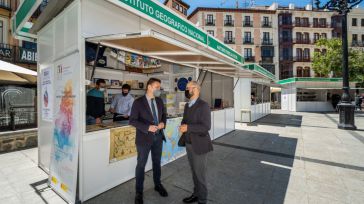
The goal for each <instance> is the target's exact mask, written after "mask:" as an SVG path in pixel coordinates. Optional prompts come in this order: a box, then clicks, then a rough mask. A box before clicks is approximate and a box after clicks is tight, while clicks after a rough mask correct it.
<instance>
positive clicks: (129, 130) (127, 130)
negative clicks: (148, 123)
mask: <svg viewBox="0 0 364 204" xmlns="http://www.w3.org/2000/svg"><path fill="white" fill-rule="evenodd" d="M135 136H136V130H135V128H134V127H132V126H126V127H120V128H113V129H111V130H110V163H112V162H116V161H120V160H123V159H126V158H130V157H133V156H135V155H137V151H136V146H135Z"/></svg>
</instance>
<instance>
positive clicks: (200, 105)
mask: <svg viewBox="0 0 364 204" xmlns="http://www.w3.org/2000/svg"><path fill="white" fill-rule="evenodd" d="M200 91H201V87H200V85H199V84H198V83H197V82H196V81H191V82H189V83H188V84H187V88H186V91H185V96H186V98H188V99H189V102H188V103H187V104H186V105H185V109H184V113H183V119H182V123H181V126H180V132H181V133H182V134H183V137H184V138H185V139H184V140H185V146H186V151H187V158H188V161H189V164H190V167H191V171H192V179H193V183H194V189H193V193H192V195H191V196H190V197H187V198H185V199H183V202H184V203H194V202H198V203H199V204H205V203H207V181H206V171H207V156H208V153H209V152H211V151H213V147H212V142H211V138H210V135H209V130H210V129H211V110H210V106H209V104H208V103H206V102H205V101H203V100H201V99H200Z"/></svg>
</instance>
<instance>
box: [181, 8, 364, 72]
mask: <svg viewBox="0 0 364 204" xmlns="http://www.w3.org/2000/svg"><path fill="white" fill-rule="evenodd" d="M188 19H189V20H190V21H192V22H193V23H195V24H196V25H198V26H199V27H201V28H202V29H204V30H205V31H206V32H207V33H209V34H210V35H213V36H215V37H217V38H218V39H220V40H221V41H223V42H225V44H227V45H229V46H230V47H232V48H233V49H235V50H236V51H237V52H239V53H241V54H242V55H243V56H244V57H245V61H246V62H247V63H249V62H251V63H258V64H260V65H261V66H263V67H264V68H266V69H267V70H268V71H270V72H272V73H274V74H275V75H276V77H277V78H278V79H286V78H292V77H328V76H320V75H318V74H316V73H315V72H314V70H313V68H312V60H313V56H314V53H315V52H326V50H325V49H320V48H319V47H317V46H316V45H315V43H316V42H317V40H319V39H321V38H326V39H331V38H340V37H341V18H340V16H339V15H338V14H337V13H335V12H328V11H323V10H317V9H315V8H313V7H312V5H310V4H308V5H306V6H305V7H295V5H294V4H289V6H286V7H283V6H278V4H276V3H274V4H272V5H271V6H266V7H264V6H263V7H261V6H259V7H254V8H250V9H241V8H236V9H234V8H201V7H199V8H197V9H195V10H194V11H193V12H192V13H191V14H190V15H189V16H188ZM348 40H349V45H350V46H351V47H352V48H355V49H360V50H363V51H364V9H359V8H356V9H353V10H352V11H351V12H350V13H349V15H348Z"/></svg>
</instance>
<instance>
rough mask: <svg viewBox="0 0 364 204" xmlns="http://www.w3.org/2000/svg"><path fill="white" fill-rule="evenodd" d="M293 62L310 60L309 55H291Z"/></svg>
mask: <svg viewBox="0 0 364 204" xmlns="http://www.w3.org/2000/svg"><path fill="white" fill-rule="evenodd" d="M293 61H294V62H311V57H304V56H295V57H293Z"/></svg>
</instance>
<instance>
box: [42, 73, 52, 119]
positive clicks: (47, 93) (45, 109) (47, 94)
mask: <svg viewBox="0 0 364 204" xmlns="http://www.w3.org/2000/svg"><path fill="white" fill-rule="evenodd" d="M40 80H41V94H42V95H41V112H42V120H45V121H52V120H53V86H52V84H53V71H52V67H47V68H44V69H42V74H41V79H40Z"/></svg>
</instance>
